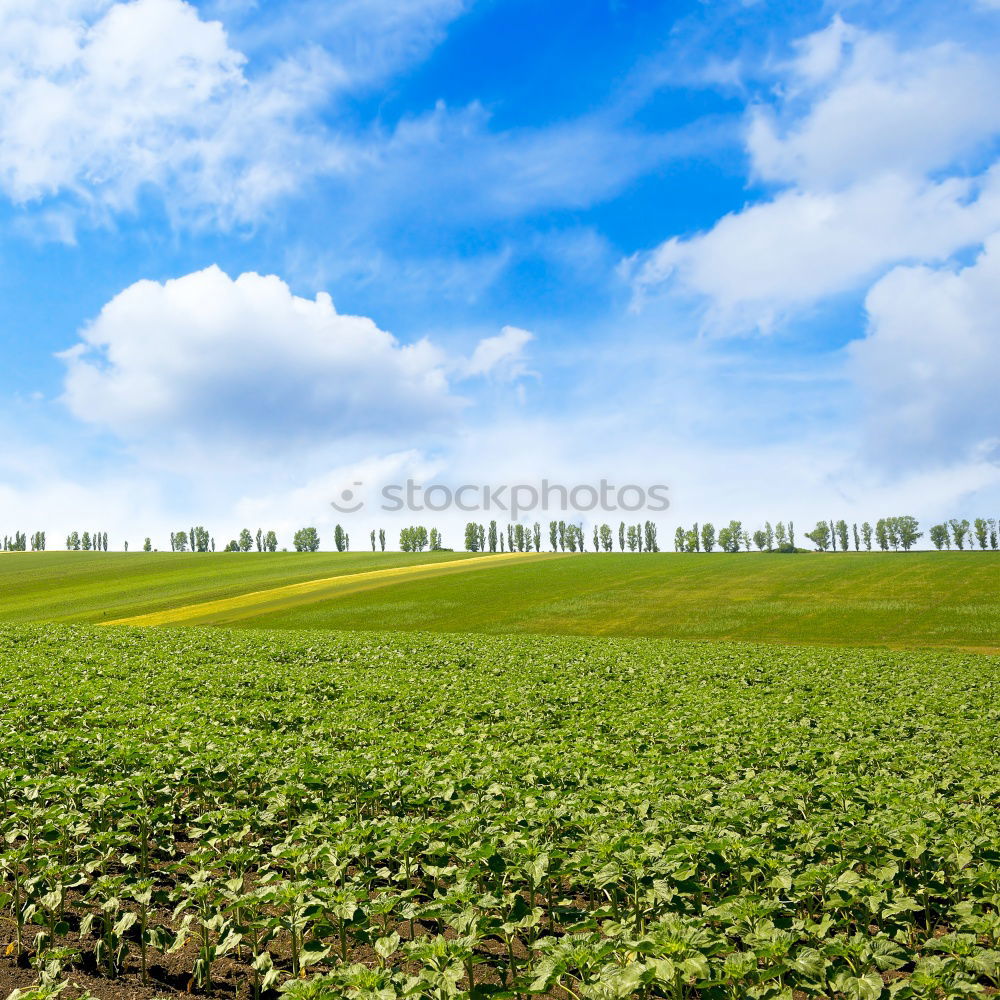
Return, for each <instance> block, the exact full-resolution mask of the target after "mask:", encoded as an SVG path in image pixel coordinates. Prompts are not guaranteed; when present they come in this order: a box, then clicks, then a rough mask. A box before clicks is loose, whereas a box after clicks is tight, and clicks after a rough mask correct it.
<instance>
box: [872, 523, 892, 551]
mask: <svg viewBox="0 0 1000 1000" xmlns="http://www.w3.org/2000/svg"><path fill="white" fill-rule="evenodd" d="M875 541H876V542H878V547H879V548H880V549H881V550H882V551H883V552H888V551H889V529H888V526H887V525H886V523H885V518H884V517H880V518H879V519H878V520H877V521H876V522H875Z"/></svg>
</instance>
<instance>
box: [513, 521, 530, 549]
mask: <svg viewBox="0 0 1000 1000" xmlns="http://www.w3.org/2000/svg"><path fill="white" fill-rule="evenodd" d="M527 534H528V533H527V532H526V531H525V530H524V525H523V524H515V525H514V548H515V549H516V550H517V551H518V552H523V551H524V550H525V548H526V547H527V546H526V544H525V543H526V536H527Z"/></svg>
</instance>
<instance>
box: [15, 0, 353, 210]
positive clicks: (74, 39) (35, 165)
mask: <svg viewBox="0 0 1000 1000" xmlns="http://www.w3.org/2000/svg"><path fill="white" fill-rule="evenodd" d="M0 66H2V68H0V189H2V190H3V191H4V192H5V193H6V194H7V195H8V197H10V198H11V199H12V200H13V201H15V202H18V203H27V202H33V201H38V200H40V199H43V198H48V197H52V196H60V195H66V196H70V197H72V198H73V199H75V200H76V201H78V202H79V203H80V204H82V205H84V206H87V207H89V208H90V209H91V210H100V209H110V210H121V209H123V208H129V207H131V206H132V205H133V204H134V202H135V200H136V198H137V196H138V193H139V191H140V190H141V188H142V187H143V186H144V185H150V184H151V185H157V186H160V187H162V188H164V189H169V191H170V201H169V208H170V210H171V211H172V212H174V213H175V214H183V213H184V212H194V213H197V214H200V215H211V216H212V217H214V218H218V219H221V221H223V222H234V221H236V222H239V221H245V220H252V219H254V218H255V217H256V216H257V215H258V214H259V212H260V211H261V209H262V207H263V206H264V205H266V204H267V203H268V202H269V201H270V200H271V199H273V198H275V197H276V196H279V195H281V194H284V193H287V192H289V191H291V190H295V189H296V188H297V187H298V186H299V185H300V184H301V183H302V180H303V177H309V176H311V175H313V174H315V173H316V172H320V171H323V170H330V169H334V168H336V167H338V166H341V167H343V166H344V165H345V163H346V157H347V153H346V152H345V151H344V150H343V149H342V148H341V147H337V146H334V145H331V144H330V143H328V142H326V141H324V140H322V139H321V137H319V135H318V133H316V132H315V130H314V131H313V134H312V135H310V134H309V131H308V130H303V129H300V127H299V126H300V119H302V118H303V116H306V115H308V114H310V113H311V112H312V111H313V110H314V108H315V107H316V106H317V105H318V104H320V103H321V102H322V101H323V100H324V98H325V94H326V92H327V90H328V88H329V86H331V84H332V82H333V80H334V78H335V77H336V75H337V73H338V70H337V67H336V66H335V65H334V64H333V63H332V62H331V61H330V60H329V59H328V58H327V57H325V56H323V55H322V54H321V53H319V52H318V51H312V52H311V53H309V54H308V56H304V57H303V58H302V59H299V60H298V61H285V62H279V63H278V64H277V65H276V66H275V67H274V68H273V69H272V70H271V71H270V72H269V73H267V74H266V75H263V76H258V77H256V78H254V79H250V78H248V77H247V75H246V73H245V68H246V60H245V58H244V56H243V55H242V54H241V53H240V52H238V51H235V50H234V49H233V48H232V47H230V45H229V43H228V40H227V38H226V34H225V32H224V30H223V28H222V25H221V24H220V23H218V22H215V21H204V20H202V19H201V18H200V17H199V15H198V12H197V10H196V9H195V8H194V7H193V6H191V5H190V4H188V3H185V2H183V0H134V2H130V3H123V2H111V0H61V2H59V3H57V4H51V3H45V4H36V3H26V2H22V0H0Z"/></svg>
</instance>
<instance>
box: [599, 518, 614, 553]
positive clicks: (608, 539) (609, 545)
mask: <svg viewBox="0 0 1000 1000" xmlns="http://www.w3.org/2000/svg"><path fill="white" fill-rule="evenodd" d="M614 545H615V536H614V534H612V531H611V525H610V524H602V525H601V548H602V549H604V551H605V552H610V551H611V550H612V549H613V548H614Z"/></svg>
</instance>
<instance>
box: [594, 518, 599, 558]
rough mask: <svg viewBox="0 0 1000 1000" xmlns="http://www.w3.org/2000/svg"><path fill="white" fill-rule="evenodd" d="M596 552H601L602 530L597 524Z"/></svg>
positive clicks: (595, 530) (595, 532) (595, 536)
mask: <svg viewBox="0 0 1000 1000" xmlns="http://www.w3.org/2000/svg"><path fill="white" fill-rule="evenodd" d="M594 551H595V552H600V551H601V529H600V528H599V527H598V526H597V525H596V524H595V525H594Z"/></svg>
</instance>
